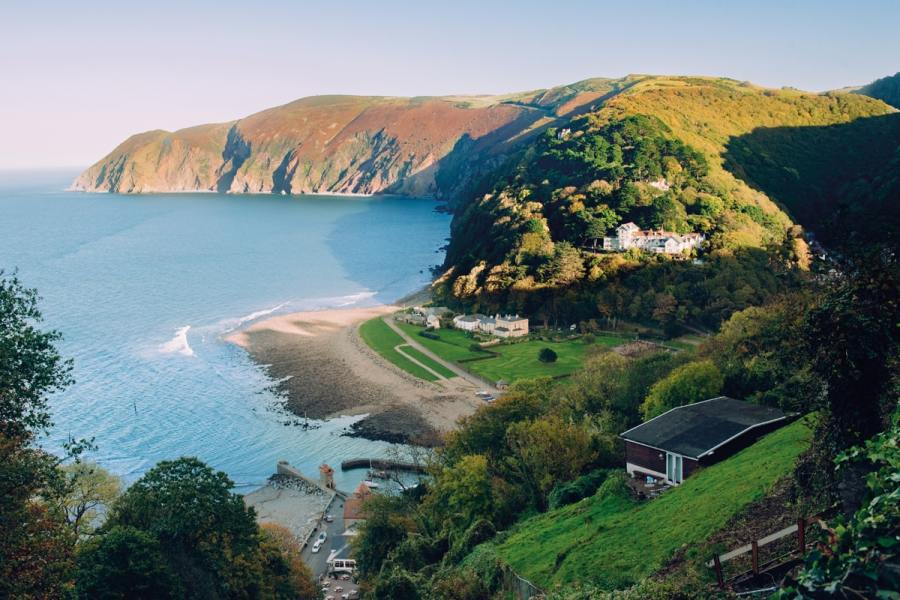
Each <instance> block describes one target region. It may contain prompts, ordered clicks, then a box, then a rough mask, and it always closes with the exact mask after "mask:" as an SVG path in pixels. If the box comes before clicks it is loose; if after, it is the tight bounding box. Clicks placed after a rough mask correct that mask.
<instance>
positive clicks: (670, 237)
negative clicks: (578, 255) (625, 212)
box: [603, 223, 705, 254]
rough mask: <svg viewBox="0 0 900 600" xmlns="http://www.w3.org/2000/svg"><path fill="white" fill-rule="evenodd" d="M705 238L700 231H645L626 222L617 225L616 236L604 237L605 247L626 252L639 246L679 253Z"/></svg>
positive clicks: (644, 248)
mask: <svg viewBox="0 0 900 600" xmlns="http://www.w3.org/2000/svg"><path fill="white" fill-rule="evenodd" d="M704 239H705V238H704V236H703V234H700V233H685V234H679V233H673V232H671V231H654V230H647V231H644V230H642V229H640V228H639V227H638V226H637V225H635V224H634V223H624V224H622V225H619V226H618V227H616V235H615V237H604V238H603V249H604V250H609V251H612V252H624V251H626V250H629V249H631V248H637V249H639V250H644V251H647V252H656V253H658V254H679V253H681V252H684V251H685V250H690V249H692V248H697V247H698V246H700V244H701V243H703V240H704Z"/></svg>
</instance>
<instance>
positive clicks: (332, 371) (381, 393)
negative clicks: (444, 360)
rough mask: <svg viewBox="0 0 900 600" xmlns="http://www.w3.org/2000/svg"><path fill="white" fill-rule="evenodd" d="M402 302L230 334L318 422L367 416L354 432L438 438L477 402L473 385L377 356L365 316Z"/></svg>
mask: <svg viewBox="0 0 900 600" xmlns="http://www.w3.org/2000/svg"><path fill="white" fill-rule="evenodd" d="M397 309H398V307H396V306H384V305H382V306H375V307H366V308H346V309H331V310H322V311H310V312H299V313H291V314H287V315H278V316H275V317H272V318H269V319H265V320H263V321H259V322H257V323H253V324H251V325H250V326H248V327H246V328H245V329H243V330H241V331H238V332H235V333H232V334H230V335H229V336H227V337H226V338H225V339H226V341H229V342H232V343H235V344H237V345H239V346H241V347H243V348H244V349H246V350H247V352H248V353H249V354H250V356H251V357H252V358H253V359H254V360H255V361H256V362H257V363H259V364H261V365H263V366H265V368H266V369H267V371H268V374H269V375H270V376H271V377H272V379H273V380H274V381H276V382H277V383H276V384H275V388H276V390H277V391H278V392H279V393H280V394H281V395H282V396H284V398H285V401H286V407H287V408H288V410H290V411H291V412H293V413H294V414H296V415H299V416H307V417H309V418H311V419H327V418H329V417H334V416H338V415H351V414H363V413H368V415H369V416H368V417H366V418H365V419H363V420H362V421H360V422H359V423H357V424H356V426H354V434H355V435H361V436H363V437H367V438H370V439H381V440H387V441H394V442H418V443H423V444H432V443H435V439H436V436H437V434H439V433H440V432H442V431H448V430H450V429H452V428H453V427H454V426H455V423H456V421H457V419H458V418H459V417H461V416H463V415H467V414H470V413H472V412H474V410H475V408H477V406H478V399H477V398H476V397H475V394H474V392H475V388H474V387H473V386H472V384H470V383H468V382H466V381H464V380H462V379H461V378H454V379H450V380H447V381H443V382H440V383H431V382H427V381H423V380H420V379H417V378H415V377H413V376H411V375H409V374H407V373H405V372H404V371H402V370H400V369H398V368H397V367H395V366H394V365H392V364H390V363H389V362H387V361H385V360H384V359H382V358H381V357H380V356H378V355H377V354H375V353H374V352H373V351H372V350H371V349H369V347H368V346H366V344H365V342H363V341H362V339H361V338H360V337H359V333H358V327H359V325H360V324H361V323H363V322H364V321H366V320H368V319H371V318H373V317H377V316H383V315H387V314H390V313H392V312H394V311H396V310H397Z"/></svg>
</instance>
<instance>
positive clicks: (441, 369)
mask: <svg viewBox="0 0 900 600" xmlns="http://www.w3.org/2000/svg"><path fill="white" fill-rule="evenodd" d="M400 350H402V351H403V352H405V353H406V354H409V355H410V356H412V357H413V358H414V359H416V360H417V361H419V362H420V363H422V364H424V365H427V366H428V367H429V368H430V369H432V370H433V371H437V372H438V373H440V374H441V375H443V376H444V377H446V378H448V379H449V378H451V377H456V373H454V372H453V371H451V370H450V369H448V368H447V367H445V366H444V365H442V364H441V363H439V362H435V361H434V360H432V359H430V358H428V357H427V356H425V355H424V354H422V352H420V351H419V350H416V349H415V348H413V347H412V346H410V345H409V344H406V345H404V346H401V347H400Z"/></svg>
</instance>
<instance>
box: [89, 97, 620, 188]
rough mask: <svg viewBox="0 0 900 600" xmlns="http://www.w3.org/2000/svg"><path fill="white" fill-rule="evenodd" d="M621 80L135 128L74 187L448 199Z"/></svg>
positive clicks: (309, 105)
mask: <svg viewBox="0 0 900 600" xmlns="http://www.w3.org/2000/svg"><path fill="white" fill-rule="evenodd" d="M618 85H620V82H618V81H615V80H607V79H593V80H586V81H584V82H579V83H577V84H573V85H571V86H563V87H558V88H552V89H550V90H538V91H533V92H526V93H523V94H515V95H509V96H462V97H419V98H392V97H370V96H314V97H309V98H302V99H300V100H297V101H294V102H291V103H289V104H285V105H283V106H279V107H275V108H271V109H268V110H264V111H262V112H259V113H256V114H253V115H250V116H248V117H246V118H243V119H239V120H237V121H233V122H229V123H219V124H210V125H200V126H197V127H191V128H188V129H181V130H178V131H175V132H168V131H162V130H155V131H148V132H145V133H140V134H137V135H134V136H132V137H130V138H128V139H127V140H125V141H124V142H123V143H122V144H120V145H119V146H118V147H116V148H115V149H114V150H113V151H112V152H111V153H109V154H108V155H107V156H105V157H104V158H102V159H101V160H100V161H98V162H97V163H96V164H94V165H93V166H91V167H90V168H88V169H87V170H86V171H85V172H84V173H82V174H81V175H80V176H79V177H78V178H77V179H76V180H75V181H74V182H73V184H72V189H73V190H78V191H87V192H107V191H108V192H118V193H150V192H187V191H191V192H193V191H211V192H232V193H282V192H283V193H288V194H298V193H313V192H332V193H361V194H372V193H379V192H393V193H399V194H409V195H417V196H435V197H442V198H452V197H454V196H456V195H458V193H459V192H460V191H461V190H462V188H464V187H465V186H466V185H467V183H468V182H470V181H472V180H473V179H474V178H475V177H476V176H477V175H479V174H481V173H484V172H486V170H487V169H489V168H491V167H492V166H495V165H496V164H498V163H499V162H500V161H501V160H502V159H503V157H504V156H505V153H506V152H507V151H508V149H509V148H511V147H512V146H514V145H515V144H516V142H518V141H519V140H522V139H526V138H527V137H528V134H529V133H531V132H533V131H537V130H539V129H541V128H543V127H546V126H547V125H548V124H550V123H552V122H553V121H555V120H556V119H558V118H561V117H565V116H571V115H572V114H573V113H576V112H578V111H579V110H583V109H584V108H587V107H589V105H590V104H591V103H592V102H594V101H596V100H598V99H599V98H601V97H602V96H603V95H604V94H606V93H609V92H610V91H612V90H614V89H616V88H617V86H618Z"/></svg>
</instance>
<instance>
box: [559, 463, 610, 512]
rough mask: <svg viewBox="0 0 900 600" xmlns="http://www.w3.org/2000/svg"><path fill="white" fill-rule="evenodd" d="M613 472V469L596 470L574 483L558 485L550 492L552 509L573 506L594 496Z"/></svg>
mask: <svg viewBox="0 0 900 600" xmlns="http://www.w3.org/2000/svg"><path fill="white" fill-rule="evenodd" d="M611 472H612V471H611V469H595V470H594V471H591V472H590V473H588V474H586V475H582V476H581V477H579V478H578V479H576V480H574V481H570V482H568V483H563V484H559V485H557V486H556V487H554V488H553V491H552V492H550V508H559V507H561V506H566V505H567V504H573V503H575V502H578V501H579V500H581V499H582V498H587V497H588V496H592V495H594V492H596V491H597V488H599V487H600V485H601V484H602V483H603V482H604V481H606V478H607V477H608V476H609V474H610V473H611Z"/></svg>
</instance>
